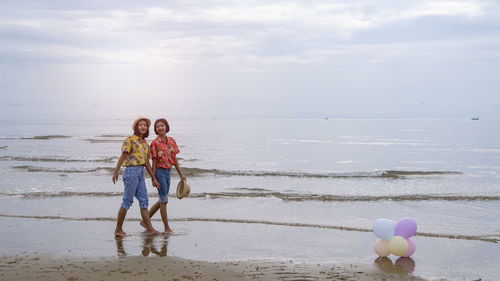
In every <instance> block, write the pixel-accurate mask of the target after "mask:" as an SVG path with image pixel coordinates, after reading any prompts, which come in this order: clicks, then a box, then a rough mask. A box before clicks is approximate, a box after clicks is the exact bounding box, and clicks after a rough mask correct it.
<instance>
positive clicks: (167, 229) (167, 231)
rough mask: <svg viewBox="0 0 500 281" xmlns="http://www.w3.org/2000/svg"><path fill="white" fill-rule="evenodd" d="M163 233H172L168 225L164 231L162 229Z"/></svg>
mask: <svg viewBox="0 0 500 281" xmlns="http://www.w3.org/2000/svg"><path fill="white" fill-rule="evenodd" d="M163 233H165V234H172V233H174V231H173V230H172V229H170V227H169V228H165V231H163Z"/></svg>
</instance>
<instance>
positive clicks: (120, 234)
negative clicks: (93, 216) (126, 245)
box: [115, 231, 128, 237]
mask: <svg viewBox="0 0 500 281" xmlns="http://www.w3.org/2000/svg"><path fill="white" fill-rule="evenodd" d="M127 236H128V234H127V233H125V232H123V231H115V237H127Z"/></svg>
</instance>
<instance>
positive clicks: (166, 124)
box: [153, 118, 170, 135]
mask: <svg viewBox="0 0 500 281" xmlns="http://www.w3.org/2000/svg"><path fill="white" fill-rule="evenodd" d="M158 122H162V123H163V124H165V127H167V131H166V132H165V133H168V131H170V126H169V125H168V122H167V119H165V118H160V119H158V120H156V121H155V125H154V127H153V128H154V129H155V134H157V135H159V134H158V131H157V130H156V124H158Z"/></svg>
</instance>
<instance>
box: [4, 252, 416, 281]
mask: <svg viewBox="0 0 500 281" xmlns="http://www.w3.org/2000/svg"><path fill="white" fill-rule="evenodd" d="M0 267H1V269H2V270H1V273H0V280H65V281H67V280H71V281H77V280H105V281H118V280H170V281H180V280H200V281H201V280H207V281H208V280H210V281H213V280H219V281H222V280H228V281H229V280H232V281H239V280H269V281H270V280H358V281H369V280H373V281H382V280H385V281H392V280H394V281H396V280H415V281H419V280H424V279H421V278H418V277H414V276H409V275H401V274H397V273H396V272H397V270H398V268H396V269H394V272H395V273H388V272H384V271H380V270H377V269H376V268H374V266H372V265H367V264H306V263H295V262H293V261H291V260H290V261H282V262H277V261H245V262H238V261H235V262H203V261H194V260H186V259H180V258H175V257H126V258H82V257H54V256H47V255H14V256H1V257H0ZM399 270H400V271H401V270H402V269H401V268H399ZM403 270H404V269H403Z"/></svg>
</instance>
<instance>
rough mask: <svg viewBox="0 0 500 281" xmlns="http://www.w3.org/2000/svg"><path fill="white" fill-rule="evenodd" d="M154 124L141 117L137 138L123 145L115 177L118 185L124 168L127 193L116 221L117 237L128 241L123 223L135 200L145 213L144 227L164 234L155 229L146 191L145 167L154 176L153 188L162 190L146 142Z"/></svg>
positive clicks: (133, 137)
mask: <svg viewBox="0 0 500 281" xmlns="http://www.w3.org/2000/svg"><path fill="white" fill-rule="evenodd" d="M150 125H151V121H149V119H147V118H144V117H139V118H137V119H136V120H135V122H134V124H133V125H132V129H133V130H134V134H133V135H131V136H129V137H127V138H126V139H125V140H124V141H123V145H122V154H121V156H120V159H119V160H118V163H116V168H115V172H114V173H113V178H112V181H113V183H116V181H117V180H118V171H120V167H121V166H124V167H125V171H124V172H123V177H122V178H123V183H124V185H125V188H124V191H123V200H122V204H121V206H120V209H119V210H118V217H117V219H116V229H115V236H119V237H125V236H127V233H125V232H124V231H123V229H122V225H123V221H124V220H125V216H126V215H127V210H128V209H129V208H130V206H131V205H132V203H133V200H134V197H136V198H137V200H138V201H139V207H140V209H141V216H142V219H143V222H144V223H143V226H144V227H145V228H146V231H147V232H148V233H150V234H160V233H159V232H158V231H156V230H155V229H154V228H153V226H152V225H151V220H150V219H149V213H148V193H147V191H146V183H145V182H144V167H146V170H147V171H148V173H149V175H150V176H151V180H152V183H153V186H154V187H156V188H158V187H159V183H158V181H157V180H156V178H155V176H154V172H153V171H152V170H151V165H149V145H148V143H147V141H146V140H145V138H147V137H148V136H149V126H150Z"/></svg>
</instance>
